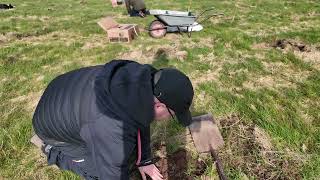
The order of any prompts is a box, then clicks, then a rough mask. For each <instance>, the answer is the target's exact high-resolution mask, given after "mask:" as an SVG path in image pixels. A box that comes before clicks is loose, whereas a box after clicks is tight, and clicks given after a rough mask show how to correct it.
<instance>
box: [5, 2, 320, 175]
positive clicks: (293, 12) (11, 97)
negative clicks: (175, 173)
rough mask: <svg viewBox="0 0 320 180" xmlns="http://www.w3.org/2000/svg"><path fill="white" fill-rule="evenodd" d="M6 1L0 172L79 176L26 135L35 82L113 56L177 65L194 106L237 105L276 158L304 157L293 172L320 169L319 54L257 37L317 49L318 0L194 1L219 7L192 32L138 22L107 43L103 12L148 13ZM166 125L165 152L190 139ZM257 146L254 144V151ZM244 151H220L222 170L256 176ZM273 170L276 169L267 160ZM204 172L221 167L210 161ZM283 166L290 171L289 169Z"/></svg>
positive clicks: (218, 113)
mask: <svg viewBox="0 0 320 180" xmlns="http://www.w3.org/2000/svg"><path fill="white" fill-rule="evenodd" d="M2 3H12V4H14V5H15V6H16V8H15V9H14V10H9V11H0V99H1V101H0V179H1V178H4V179H79V177H77V176H75V175H72V173H69V172H60V171H58V170H56V169H54V168H52V167H47V166H46V163H45V162H44V159H43V158H41V157H40V155H38V154H39V153H38V151H37V150H36V149H35V148H34V147H33V146H32V145H31V144H30V143H29V139H30V138H31V136H32V124H31V119H32V115H33V111H34V108H35V105H36V103H37V101H38V99H39V97H40V95H41V92H42V91H43V90H44V88H45V87H46V86H47V85H48V83H49V82H50V81H51V80H52V79H53V78H54V77H56V76H58V75H59V74H62V73H64V72H67V71H70V70H73V69H76V68H80V67H84V66H88V65H96V64H104V63H106V62H108V61H110V60H111V59H117V58H119V57H122V58H128V59H132V58H134V59H136V60H137V61H138V62H147V63H151V64H153V65H154V66H156V67H159V68H160V67H168V66H170V67H176V68H179V69H181V70H182V71H183V72H185V73H187V74H188V75H189V76H190V78H191V80H192V81H193V82H194V83H195V84H196V86H195V92H196V94H195V103H194V113H195V114H198V113H199V112H211V113H213V114H214V115H215V117H218V118H222V119H223V118H224V117H226V116H229V115H230V114H236V115H239V116H240V117H241V118H242V120H243V121H244V122H245V123H247V124H251V125H256V126H258V127H260V128H262V129H264V130H265V131H266V132H267V133H268V134H269V135H270V137H271V142H272V145H273V148H274V150H275V151H277V152H281V154H280V155H279V159H281V158H282V159H283V160H279V161H280V162H283V163H284V162H285V161H287V160H288V161H289V162H291V161H290V160H292V159H295V158H296V157H300V156H303V157H304V158H301V161H299V160H297V161H295V162H298V163H297V164H299V166H297V165H296V164H295V163H291V164H290V165H289V166H288V169H290V168H292V169H294V168H296V167H299V169H298V170H297V171H298V172H297V174H298V175H299V176H298V179H318V178H319V174H320V157H319V154H320V115H319V114H320V104H319V102H320V91H319V89H320V72H319V70H320V69H319V67H320V65H319V61H317V62H312V61H309V60H308V59H305V58H301V56H297V52H293V51H290V50H289V51H284V50H281V49H275V48H272V47H270V46H269V47H267V48H254V47H253V46H254V45H255V44H259V43H265V44H272V43H273V42H274V41H275V40H276V39H290V40H295V41H299V42H301V43H304V44H306V45H307V46H309V47H312V48H313V49H312V51H311V52H306V53H315V52H316V51H320V50H319V46H320V44H319V42H320V18H319V14H320V5H319V3H318V1H316V0H314V1H312V0H311V1H303V0H298V1H285V0H284V1H276V0H268V1H267V0H263V1H256V0H239V1H217V0H202V1H192V4H191V5H192V6H191V11H193V12H196V14H199V12H201V11H202V10H203V9H206V8H210V7H215V9H216V10H217V12H223V13H224V16H221V17H216V18H213V19H211V20H207V21H205V22H204V23H203V26H204V30H203V31H201V32H195V33H193V34H192V37H191V38H188V37H187V35H186V34H184V35H177V36H172V35H168V36H167V37H165V38H163V39H152V38H150V37H149V36H148V34H147V33H146V32H142V33H141V34H140V36H139V37H138V38H137V39H136V40H134V41H133V42H132V43H130V44H111V43H108V42H107V41H106V36H105V33H104V32H103V30H102V29H101V28H100V27H99V26H98V25H97V23H96V22H97V21H98V20H99V19H100V18H102V17H104V16H107V15H108V16H113V17H114V18H115V19H116V20H117V21H118V22H121V23H137V24H139V26H140V27H142V28H145V27H148V25H149V23H150V22H151V21H152V20H153V19H154V17H152V16H149V17H147V18H144V19H143V18H129V17H127V16H126V15H125V9H124V8H121V7H118V8H112V7H111V5H110V3H109V2H107V1H104V0H91V1H88V0H83V1H80V0H78V1H74V0H64V1H61V0H60V1H54V2H51V1H40V0H35V1H30V2H28V1H22V0H13V1H10V2H9V1H4V2H2ZM146 3H147V5H148V7H149V8H150V9H173V10H187V9H188V8H189V2H188V1H185V0H176V1H173V0H170V1H165V2H161V1H155V0H151V1H146ZM316 47H318V50H316V49H317V48H316ZM138 51H141V52H142V53H141V55H140V56H134V55H130V53H131V52H138ZM178 51H186V52H187V56H186V57H184V58H183V60H179V58H178V57H177V55H176V54H177V52H178ZM157 52H158V54H157ZM159 52H160V53H159ZM298 53H299V52H298ZM315 54H316V53H315ZM318 54H319V53H318ZM318 58H320V57H318ZM203 77H207V78H203ZM202 96H204V97H202ZM197 112H198V113H197ZM159 129H161V130H163V129H164V128H163V125H160V126H159V127H158V126H155V127H153V132H154V134H153V138H154V141H158V140H160V139H161V133H163V131H160V130H159ZM165 130H166V132H165V134H166V137H169V138H167V139H166V144H167V151H168V153H169V154H170V153H173V152H174V151H175V150H177V149H178V148H179V147H183V146H186V144H185V142H183V141H184V140H185V139H183V138H182V139H179V138H180V137H182V136H183V135H184V133H185V132H184V128H182V127H180V126H179V125H178V124H177V122H170V123H169V124H167V125H166V128H165ZM157 132H159V133H160V137H159V134H158V135H157V134H156V133H157ZM222 132H223V133H226V132H227V131H226V130H225V129H222ZM162 138H163V137H162ZM302 147H306V148H305V149H303V148H302ZM227 148H229V146H227ZM230 148H231V149H232V148H233V147H230ZM259 152H260V150H255V151H254V153H253V155H254V156H256V154H255V153H258V154H259ZM193 157H194V158H196V156H193ZM240 158H241V155H239V154H235V155H234V157H231V158H229V159H228V158H225V159H222V161H224V160H225V161H226V163H225V164H226V165H225V169H226V173H227V175H228V176H229V177H230V178H231V179H245V178H250V179H251V178H257V177H258V176H257V175H255V174H252V172H250V171H249V170H247V169H244V168H242V167H237V166H235V164H236V163H235V162H237V161H238V159H240ZM39 159H40V160H39ZM41 159H42V161H41ZM261 162H263V159H261V157H260V156H258V155H257V156H256V158H255V161H250V162H248V163H253V165H254V166H257V165H258V164H259V163H261ZM207 163H209V164H210V160H207ZM262 164H263V163H262ZM300 164H301V165H300ZM190 168H191V169H192V168H194V167H192V166H190ZM270 171H274V172H276V170H274V169H272V168H271V169H270ZM189 172H191V170H190V171H189ZM206 174H207V175H209V176H212V177H216V176H217V174H216V172H215V168H214V167H213V166H211V165H210V166H209V168H208V169H207V171H206ZM282 176H284V174H282ZM287 176H288V178H291V179H293V178H294V177H293V176H290V173H289V174H287Z"/></svg>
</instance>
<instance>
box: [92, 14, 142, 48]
mask: <svg viewBox="0 0 320 180" xmlns="http://www.w3.org/2000/svg"><path fill="white" fill-rule="evenodd" d="M98 24H99V26H100V27H101V28H102V29H103V30H104V31H106V32H107V35H108V39H109V42H131V41H132V40H133V39H134V38H135V37H136V36H137V35H138V33H139V28H138V26H137V25H136V24H118V23H117V22H116V21H114V20H113V19H112V18H111V17H105V18H102V19H101V20H100V21H99V22H98Z"/></svg>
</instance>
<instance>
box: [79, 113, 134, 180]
mask: <svg viewBox="0 0 320 180" xmlns="http://www.w3.org/2000/svg"><path fill="white" fill-rule="evenodd" d="M107 120H109V119H103V118H101V119H98V120H97V122H95V123H90V124H86V125H84V126H83V127H82V128H81V133H80V134H81V137H82V138H83V139H84V141H85V142H86V146H87V148H88V151H89V152H90V153H91V157H92V160H93V164H94V166H95V169H97V173H98V175H97V176H98V177H99V179H119V180H127V179H129V172H128V157H129V155H130V154H129V152H131V151H132V150H133V148H134V146H135V143H134V142H128V141H126V142H124V140H123V139H124V137H123V133H121V128H118V127H117V124H114V123H110V121H107ZM107 122H108V123H107Z"/></svg>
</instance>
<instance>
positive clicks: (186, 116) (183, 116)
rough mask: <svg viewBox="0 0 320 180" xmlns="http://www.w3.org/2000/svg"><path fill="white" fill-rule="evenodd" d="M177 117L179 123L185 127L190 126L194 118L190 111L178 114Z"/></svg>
mask: <svg viewBox="0 0 320 180" xmlns="http://www.w3.org/2000/svg"><path fill="white" fill-rule="evenodd" d="M176 117H177V119H178V121H179V123H180V124H182V125H183V126H189V125H190V124H191V122H192V116H191V112H190V111H189V110H187V111H185V112H182V113H176Z"/></svg>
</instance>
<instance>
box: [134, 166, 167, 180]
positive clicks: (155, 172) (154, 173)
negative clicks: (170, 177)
mask: <svg viewBox="0 0 320 180" xmlns="http://www.w3.org/2000/svg"><path fill="white" fill-rule="evenodd" d="M138 169H139V172H140V174H141V177H142V180H147V177H146V174H147V175H148V176H150V177H151V178H152V179H153V180H163V176H162V175H161V174H160V171H159V169H158V168H157V167H156V166H155V165H154V164H150V165H147V166H140V167H139V168H138Z"/></svg>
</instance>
